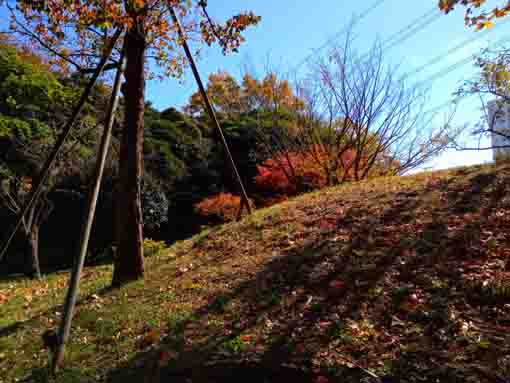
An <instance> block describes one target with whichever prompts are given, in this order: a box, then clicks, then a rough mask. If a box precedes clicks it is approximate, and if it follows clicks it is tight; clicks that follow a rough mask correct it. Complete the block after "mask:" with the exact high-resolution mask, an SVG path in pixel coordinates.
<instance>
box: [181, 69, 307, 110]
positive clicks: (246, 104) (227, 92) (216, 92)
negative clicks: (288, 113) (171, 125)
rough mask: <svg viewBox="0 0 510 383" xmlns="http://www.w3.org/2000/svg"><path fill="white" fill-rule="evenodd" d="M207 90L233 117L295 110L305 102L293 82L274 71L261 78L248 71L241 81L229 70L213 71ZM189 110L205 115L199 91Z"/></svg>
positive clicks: (190, 103) (218, 108)
mask: <svg viewBox="0 0 510 383" xmlns="http://www.w3.org/2000/svg"><path fill="white" fill-rule="evenodd" d="M207 93H208V95H209V97H210V98H211V101H212V102H213V104H214V106H215V108H216V109H217V110H218V111H219V112H220V113H222V114H223V115H224V116H226V117H229V118H236V117H239V116H241V115H242V114H246V113H250V112H254V111H261V110H266V111H269V110H274V109H275V108H280V109H281V108H286V109H293V108H295V107H296V106H301V105H302V101H301V100H299V99H298V98H297V97H295V95H294V93H293V90H292V86H291V84H290V83H289V82H288V81H287V80H285V79H281V78H278V76H277V73H276V72H273V71H270V72H268V73H267V74H266V75H265V76H264V77H263V78H261V79H258V78H256V77H255V76H253V75H251V74H249V73H247V74H245V75H244V76H243V78H242V81H241V83H239V82H238V81H237V80H236V79H235V78H234V77H233V76H232V75H231V74H229V73H227V72H225V71H220V72H218V73H213V74H211V75H210V76H209V82H208V84H207ZM185 110H186V111H187V112H188V113H190V114H193V115H200V114H205V106H204V104H203V102H202V99H201V97H200V93H199V92H196V93H194V94H193V95H192V96H191V97H190V100H189V103H188V105H187V106H186V107H185Z"/></svg>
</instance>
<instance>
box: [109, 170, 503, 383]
mask: <svg viewBox="0 0 510 383" xmlns="http://www.w3.org/2000/svg"><path fill="white" fill-rule="evenodd" d="M437 190H440V191H441V192H442V194H441V195H440V196H436V195H435V194H434V192H435V191H437ZM507 192H508V188H507V186H506V184H505V183H503V182H497V179H495V178H490V177H485V176H483V175H482V176H480V177H479V176H476V177H472V178H470V180H469V184H468V185H456V184H449V183H446V182H445V183H444V184H442V185H439V187H435V186H434V187H430V188H426V190H425V194H423V193H420V194H418V193H411V192H410V193H405V192H403V193H398V194H397V195H396V197H395V199H394V200H393V201H392V202H391V204H390V206H388V207H387V208H385V209H381V210H376V209H373V207H371V206H361V207H360V206H357V207H356V208H354V209H350V210H347V211H345V213H344V214H343V215H342V216H339V217H338V218H337V221H336V226H335V227H332V228H330V229H328V230H326V231H324V230H322V231H320V233H318V234H317V236H316V237H314V238H311V239H310V240H308V241H306V242H305V243H306V245H303V246H301V247H298V248H294V249H292V250H290V251H287V252H283V253H282V254H280V255H279V256H276V257H273V258H272V259H271V260H270V261H269V262H268V263H267V264H266V265H265V267H264V268H263V270H261V271H259V272H258V273H257V275H255V276H254V277H253V278H251V279H249V280H247V281H245V282H242V283H240V284H238V285H237V286H235V287H234V288H233V289H232V290H231V291H230V292H227V293H224V294H221V295H218V296H216V297H214V299H212V300H211V301H210V303H208V304H206V305H204V306H202V307H200V308H198V309H197V310H196V311H194V312H192V313H190V314H189V315H186V317H183V318H182V319H181V320H180V321H179V322H178V323H176V324H175V325H174V327H173V328H172V329H171V331H170V332H169V334H168V336H167V337H166V338H164V339H163V340H162V342H161V344H160V345H159V346H158V347H156V348H151V349H150V350H149V351H144V352H140V353H138V354H137V355H135V356H134V357H133V358H132V359H131V360H129V361H127V362H124V363H121V364H120V365H119V366H118V368H116V369H115V370H113V371H111V372H110V373H109V375H108V377H107V380H108V381H111V382H122V383H128V382H149V383H156V382H160V381H161V382H163V381H172V382H189V381H192V382H234V381H236V382H238V381H239V380H243V381H260V382H263V381H267V382H283V381H295V382H316V381H318V377H319V376H322V377H323V378H325V379H327V380H328V381H331V382H332V381H338V382H347V383H348V382H372V381H373V382H375V381H380V379H376V378H374V377H373V375H371V374H373V372H374V371H376V372H377V375H378V376H379V377H380V378H381V379H384V381H385V382H418V381H438V382H468V381H480V382H482V381H496V382H505V380H504V375H502V372H501V368H500V367H499V365H498V361H500V360H501V358H502V357H503V356H505V355H507V356H509V358H510V349H509V348H508V347H507V346H505V345H504V344H505V343H504V341H503V342H502V343H500V344H494V346H493V345H489V346H487V345H486V344H482V346H480V345H477V344H476V341H473V340H471V339H470V338H466V337H464V338H466V339H464V338H463V337H461V336H460V334H461V333H460V329H459V322H458V321H457V320H456V315H458V312H459V310H461V313H462V315H465V313H472V312H478V313H479V314H477V315H479V316H480V318H481V320H483V321H484V322H485V323H487V324H492V323H495V320H494V318H493V317H486V316H484V314H483V313H480V310H479V306H480V305H483V304H486V303H484V302H483V301H480V300H476V299H474V300H473V302H471V301H470V297H467V296H465V294H464V291H463V289H464V280H463V279H462V275H461V273H459V271H458V267H457V263H458V262H464V261H465V260H466V258H473V259H479V258H480V257H482V256H483V254H482V252H483V249H484V247H483V244H481V243H479V238H480V237H481V235H482V229H483V225H484V224H485V223H486V221H485V220H484V217H483V216H482V217H481V218H480V219H479V222H476V221H475V222H471V223H469V224H467V225H463V226H462V227H460V228H458V229H452V228H451V227H450V226H449V222H450V219H451V218H452V217H459V218H462V217H463V215H464V214H466V213H477V212H480V210H481V209H484V211H490V210H491V209H497V208H498V207H499V204H500V201H501V197H502V196H503V195H505V193H507ZM429 193H430V195H431V197H430V198H431V199H430V200H428V199H426V198H425V197H426V196H427V195H428V194H429ZM486 196H487V197H488V198H485V197H486ZM436 197H437V198H436ZM470 201H471V202H470ZM340 232H342V233H344V234H345V232H347V237H348V238H347V239H345V240H337V239H335V237H336V234H338V233H340ZM207 238H209V237H208V236H207ZM207 238H205V239H204V240H206V239H207ZM506 246H510V243H508V242H507V243H506ZM508 302H509V301H503V302H493V303H491V304H492V305H496V304H497V305H502V304H505V303H508ZM462 310H464V311H462ZM211 323H216V325H214V326H212V325H210V324H211ZM467 349H469V350H470V351H469V353H467V354H466V350H467ZM161 351H165V352H167V351H171V352H172V353H175V355H176V358H175V359H173V360H172V361H171V362H170V364H168V365H166V366H164V367H161V368H159V367H158V358H159V357H160V356H161V353H160V352H161ZM459 353H463V355H464V354H465V359H461V360H460V361H459V360H458V359H457V357H458V355H459ZM480 366H481V367H480ZM509 371H510V366H509ZM502 376H503V377H502Z"/></svg>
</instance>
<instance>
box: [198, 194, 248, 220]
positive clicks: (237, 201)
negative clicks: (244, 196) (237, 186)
mask: <svg viewBox="0 0 510 383" xmlns="http://www.w3.org/2000/svg"><path fill="white" fill-rule="evenodd" d="M249 202H250V205H252V201H249ZM240 206H241V197H239V196H236V195H233V194H230V193H219V194H216V195H214V196H212V197H208V198H206V199H204V200H202V201H201V202H199V203H197V204H196V205H195V210H196V211H197V212H198V214H199V215H201V216H202V217H204V218H205V219H206V220H207V223H219V222H227V221H232V220H234V219H236V218H237V214H238V213H239V208H240Z"/></svg>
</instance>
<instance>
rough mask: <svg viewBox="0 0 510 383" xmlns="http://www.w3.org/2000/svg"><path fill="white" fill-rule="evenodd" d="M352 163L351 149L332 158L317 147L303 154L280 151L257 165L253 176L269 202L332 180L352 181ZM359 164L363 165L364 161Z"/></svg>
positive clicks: (352, 152)
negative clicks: (270, 199) (256, 172)
mask: <svg viewBox="0 0 510 383" xmlns="http://www.w3.org/2000/svg"><path fill="white" fill-rule="evenodd" d="M355 160H356V154H355V151H354V150H347V151H345V152H344V153H343V154H342V155H341V156H340V157H339V158H337V159H335V158H333V155H332V154H331V153H329V152H328V151H327V150H325V149H324V148H323V147H321V146H319V145H314V146H312V147H310V148H309V150H307V151H305V152H282V153H281V154H279V155H277V156H275V157H274V158H270V159H268V160H266V161H264V162H263V163H262V165H260V166H257V169H258V172H259V174H258V175H257V176H256V177H255V184H256V185H257V187H258V188H259V190H261V191H262V192H265V193H266V194H268V195H269V196H270V198H272V199H274V198H275V195H276V196H292V195H296V194H298V193H300V192H303V191H307V190H312V189H320V188H323V187H325V186H328V185H330V184H331V181H330V178H331V177H334V179H336V180H351V179H353V171H354V169H353V164H354V161H355ZM360 162H361V165H362V166H365V162H366V161H360ZM328 173H329V174H328ZM335 183H338V181H337V182H335ZM276 199H277V200H278V199H279V198H278V197H276Z"/></svg>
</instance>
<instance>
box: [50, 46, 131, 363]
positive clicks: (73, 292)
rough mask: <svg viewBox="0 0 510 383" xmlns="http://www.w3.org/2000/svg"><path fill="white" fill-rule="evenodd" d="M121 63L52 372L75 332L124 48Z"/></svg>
mask: <svg viewBox="0 0 510 383" xmlns="http://www.w3.org/2000/svg"><path fill="white" fill-rule="evenodd" d="M121 55H122V56H121V60H120V66H119V68H117V73H116V75H115V81H114V84H113V90H112V95H111V97H110V103H109V105H108V113H107V116H106V121H105V127H104V131H103V135H102V137H101V143H100V145H99V152H98V154H97V160H96V167H95V171H94V181H93V184H92V188H91V190H90V195H89V199H88V210H87V213H86V215H85V217H84V220H83V225H82V229H81V236H80V247H79V250H78V254H77V257H76V258H75V260H74V264H73V270H72V272H71V279H70V281H69V287H68V290H67V296H66V301H65V308H64V316H63V317H62V322H61V323H60V327H59V329H58V334H57V340H58V343H57V349H56V351H55V354H54V355H53V362H52V366H51V367H52V371H53V372H56V371H57V369H58V368H59V367H60V366H61V365H62V363H63V361H64V351H65V344H66V342H67V339H68V338H69V333H70V331H71V322H72V319H73V311H74V307H75V305H76V299H77V297H78V291H79V287H80V276H81V271H82V269H83V264H84V263H85V257H86V255H87V249H88V244H89V238H90V232H91V230H92V224H93V222H94V215H95V212H96V206H97V197H98V195H99V190H100V189H101V180H102V178H103V173H104V166H105V163H106V157H107V155H108V148H109V146H110V141H111V136H112V129H113V123H114V120H115V111H116V110H117V106H118V104H119V91H120V86H121V80H122V72H123V70H124V65H125V58H124V49H123V50H122V53H121Z"/></svg>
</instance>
